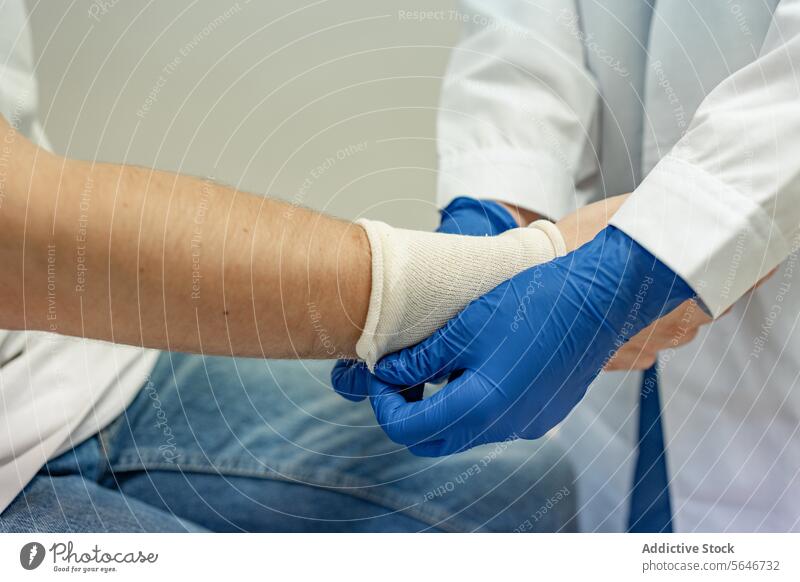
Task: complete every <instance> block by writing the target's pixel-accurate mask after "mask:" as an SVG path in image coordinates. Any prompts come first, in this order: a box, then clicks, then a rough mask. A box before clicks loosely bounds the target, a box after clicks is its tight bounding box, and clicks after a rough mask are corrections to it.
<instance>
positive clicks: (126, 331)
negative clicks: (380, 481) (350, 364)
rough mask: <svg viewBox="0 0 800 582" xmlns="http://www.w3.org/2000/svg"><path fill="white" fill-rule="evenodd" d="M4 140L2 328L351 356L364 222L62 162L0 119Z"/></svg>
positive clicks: (363, 274) (361, 299)
mask: <svg viewBox="0 0 800 582" xmlns="http://www.w3.org/2000/svg"><path fill="white" fill-rule="evenodd" d="M0 143H3V144H4V145H5V150H4V155H3V156H2V159H0V164H1V165H2V166H1V167H0V175H2V181H0V187H1V188H2V190H1V191H0V261H1V262H2V264H3V265H4V276H3V277H2V278H0V327H2V328H5V329H34V330H45V331H54V332H58V333H62V334H68V335H75V336H83V337H91V338H98V339H104V340H110V341H114V342H119V343H127V344H134V345H144V346H148V347H155V348H163V349H170V350H178V351H191V352H204V353H213V354H236V355H245V356H261V355H269V356H271V357H298V356H301V357H332V356H333V355H339V354H344V355H353V354H354V353H355V351H354V347H355V344H356V341H357V340H358V338H359V335H360V333H361V327H362V326H363V324H364V320H365V318H366V313H367V307H368V303H369V294H370V275H371V271H370V247H369V243H368V241H367V238H366V236H365V233H364V231H363V229H362V228H360V227H358V226H355V225H353V224H350V223H347V222H344V221H339V220H335V219H333V218H329V217H326V216H323V215H321V214H317V213H314V212H311V211H309V210H306V209H303V208H298V207H293V206H291V205H289V204H286V203H283V202H279V201H276V200H270V199H263V198H261V197H257V196H253V195H249V194H246V193H243V192H239V191H236V190H233V189H231V188H226V187H224V186H220V185H218V184H214V183H213V182H211V181H204V180H200V179H196V178H191V177H186V176H179V175H175V174H170V173H167V172H160V171H155V170H149V169H143V168H137V167H131V166H121V165H112V164H95V163H89V162H83V161H76V160H69V159H64V158H62V157H59V156H56V155H52V154H50V153H47V152H45V151H44V150H41V149H39V148H37V147H35V146H33V145H32V144H31V143H29V142H28V141H27V140H25V139H24V138H23V137H22V136H20V135H18V134H16V133H15V132H14V130H13V129H12V128H10V127H9V126H8V125H7V124H6V122H5V121H4V120H2V118H0ZM334 347H335V352H336V353H335V354H332V353H331V352H332V351H333V349H332V348H334Z"/></svg>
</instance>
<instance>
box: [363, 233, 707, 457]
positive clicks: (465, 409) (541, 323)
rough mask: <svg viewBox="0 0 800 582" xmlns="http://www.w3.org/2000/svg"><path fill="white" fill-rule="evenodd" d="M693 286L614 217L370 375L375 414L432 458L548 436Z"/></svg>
mask: <svg viewBox="0 0 800 582" xmlns="http://www.w3.org/2000/svg"><path fill="white" fill-rule="evenodd" d="M692 295H693V292H692V290H691V289H690V288H689V286H688V285H687V284H686V283H684V282H683V280H682V279H680V278H679V277H678V276H677V275H675V274H674V273H673V272H672V271H671V270H670V269H669V268H667V267H666V266H665V265H664V264H663V263H661V262H660V261H659V260H657V259H656V258H655V257H654V256H653V255H651V254H650V253H649V252H648V251H646V250H645V249H644V248H643V247H641V246H640V245H639V244H638V243H636V242H635V241H633V240H632V239H631V238H630V237H628V236H627V235H626V234H625V233H623V232H622V231H620V230H617V229H616V228H614V227H607V228H606V229H605V230H604V231H602V232H601V233H600V234H599V235H598V236H597V237H596V238H595V239H594V240H593V241H591V242H589V243H588V244H586V245H584V246H583V247H581V248H579V249H578V250H576V251H575V252H573V253H571V254H569V255H567V256H565V257H561V258H559V259H556V260H554V261H551V262H549V263H544V264H542V265H538V266H536V267H533V268H531V269H528V270H527V271H523V272H522V273H520V274H519V275H517V276H515V277H513V278H512V279H510V280H509V281H506V282H505V283H502V284H500V285H499V286H497V287H496V288H495V289H493V290H492V291H490V292H489V293H487V294H486V295H484V296H483V297H481V298H480V299H478V300H476V301H473V302H472V303H470V304H469V305H468V306H467V307H466V309H464V311H462V312H461V313H460V314H459V315H458V316H457V317H455V318H453V319H452V320H451V321H450V322H449V323H448V324H447V325H446V326H445V327H443V328H442V329H440V330H439V331H437V332H436V333H435V334H433V335H432V336H431V337H429V338H428V339H426V340H425V341H423V342H421V343H420V344H418V345H416V346H414V347H412V348H407V349H405V350H402V351H400V352H398V353H395V354H390V355H388V356H386V357H385V358H383V359H382V360H380V361H379V362H378V364H377V367H376V369H375V374H376V376H377V378H371V379H370V380H369V395H370V397H371V401H372V406H373V408H374V409H375V415H376V416H377V419H378V422H380V424H381V426H382V427H383V428H384V430H385V431H386V433H387V434H388V435H389V437H390V438H391V439H392V440H394V441H396V442H398V443H401V444H404V445H406V446H408V447H409V449H410V450H411V452H412V453H415V454H418V455H423V456H439V455H446V454H450V453H456V452H459V451H464V450H466V449H469V448H470V447H474V446H476V445H479V444H483V443H490V442H497V441H503V440H506V439H513V438H526V439H535V438H538V437H540V436H542V435H543V434H544V433H545V432H547V431H548V430H549V429H551V428H552V427H553V426H555V425H556V424H557V423H559V422H560V421H561V420H563V419H564V417H566V416H567V414H568V413H569V412H570V410H572V408H573V407H574V406H575V405H576V404H577V403H578V402H579V401H580V400H581V398H583V395H584V394H585V392H586V389H587V388H588V386H589V384H590V383H591V382H592V380H594V378H595V377H596V376H597V374H598V373H599V372H600V370H601V369H602V368H603V366H604V365H605V363H606V361H607V360H608V359H609V358H610V357H611V355H612V354H613V353H614V352H615V351H616V350H617V349H618V348H619V347H620V346H621V345H622V344H623V343H625V341H627V340H628V339H630V338H631V337H633V336H634V335H636V333H637V332H638V331H640V330H641V329H642V328H644V327H645V326H647V325H648V324H649V323H651V322H652V321H654V320H656V319H658V318H659V317H661V316H663V315H666V314H667V313H668V312H669V311H671V310H672V309H674V308H675V307H677V306H678V305H679V304H680V303H682V302H683V301H685V300H686V299H688V298H690V297H692ZM454 373H455V376H451V381H450V383H449V384H447V385H446V386H445V387H444V388H443V389H442V390H440V391H439V392H437V393H436V394H434V395H433V396H431V397H430V398H427V399H425V400H422V401H418V402H406V401H405V399H403V398H402V397H400V396H398V392H397V390H398V386H414V385H417V384H420V383H423V382H425V381H426V380H428V379H429V378H436V377H441V376H442V375H443V374H454Z"/></svg>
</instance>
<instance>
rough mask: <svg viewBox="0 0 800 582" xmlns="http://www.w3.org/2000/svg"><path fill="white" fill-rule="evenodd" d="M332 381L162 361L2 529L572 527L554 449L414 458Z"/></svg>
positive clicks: (28, 492) (178, 358)
mask: <svg viewBox="0 0 800 582" xmlns="http://www.w3.org/2000/svg"><path fill="white" fill-rule="evenodd" d="M330 368H331V364H330V363H328V362H291V361H266V360H255V359H233V358H219V357H205V358H204V357H200V356H191V355H185V354H174V353H164V354H163V355H162V356H161V358H160V359H159V361H158V364H157V365H156V367H155V369H154V370H153V372H152V374H151V376H150V378H149V379H148V381H147V382H146V383H145V385H144V386H143V387H142V390H141V392H140V393H139V395H138V396H137V397H136V399H135V400H134V402H133V403H132V404H131V405H130V406H129V407H128V409H127V410H126V411H125V412H124V413H123V414H122V415H121V416H120V417H119V418H118V419H116V420H115V421H114V422H113V423H112V424H111V425H110V426H108V427H107V428H105V429H104V430H103V431H101V432H100V433H98V434H97V435H95V436H94V437H92V438H91V439H89V440H87V441H85V442H83V443H81V444H80V445H78V446H77V447H75V448H74V449H72V450H70V451H68V452H66V453H64V454H63V455H61V456H60V457H58V458H56V459H54V460H52V461H50V462H49V463H48V464H47V465H46V466H45V467H44V468H43V469H42V470H41V471H40V473H39V474H38V475H37V476H36V477H35V478H34V479H33V481H31V483H29V484H28V486H27V487H26V488H25V490H24V491H22V492H21V493H20V495H19V496H18V497H17V498H16V499H15V500H14V501H13V502H12V504H11V505H10V506H9V507H8V508H7V509H6V511H5V512H3V514H2V515H0V531H6V532H34V531H36V532H103V531H107V532H128V531H148V532H165V531H209V530H211V531H279V532H294V531H323V532H331V531H337V532H338V531H348V532H363V531H371V532H380V531H402V532H405V531H414V532H416V531H515V530H517V531H559V530H571V529H573V528H574V523H575V520H574V519H573V518H574V509H575V494H574V488H573V484H572V479H573V475H572V472H571V470H570V467H569V466H568V464H567V462H566V459H564V457H563V456H562V455H561V453H560V451H558V450H555V449H554V448H553V443H548V442H547V441H546V440H544V439H543V440H541V441H539V442H524V441H520V442H513V443H501V444H498V445H487V446H485V447H480V448H478V449H475V450H472V451H469V452H467V453H463V454H460V455H456V456H453V457H449V458H443V459H425V458H419V457H414V456H413V455H411V454H410V453H408V451H406V450H405V449H403V448H402V447H400V446H398V445H395V444H394V443H392V442H391V441H389V440H388V439H387V438H386V437H385V436H384V435H383V433H382V431H381V429H380V428H379V427H378V426H376V423H375V420H374V417H373V415H372V411H371V408H370V406H369V404H368V403H367V402H362V403H360V404H353V403H352V402H348V401H345V400H344V399H342V398H340V397H339V396H338V395H336V394H335V393H334V392H333V391H332V390H331V388H330V387H329V383H328V375H329V373H330ZM571 493H572V494H571Z"/></svg>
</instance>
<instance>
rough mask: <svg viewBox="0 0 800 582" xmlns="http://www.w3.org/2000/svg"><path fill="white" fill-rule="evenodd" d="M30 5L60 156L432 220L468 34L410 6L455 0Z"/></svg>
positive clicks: (402, 220) (400, 221)
mask: <svg viewBox="0 0 800 582" xmlns="http://www.w3.org/2000/svg"><path fill="white" fill-rule="evenodd" d="M28 4H29V10H30V17H31V25H32V29H33V34H34V43H35V45H36V52H37V58H38V64H37V73H38V76H39V81H40V93H41V116H42V120H43V122H44V124H45V128H46V130H47V132H48V135H49V137H50V139H51V141H52V142H53V144H54V147H55V149H56V150H57V151H59V152H61V153H66V154H68V155H70V156H73V157H79V158H84V159H98V160H105V161H125V162H128V163H134V164H141V165H147V166H155V167H158V168H162V169H169V170H176V171H181V172H186V173H190V174H194V175H201V176H214V177H215V178H216V179H218V180H220V181H223V182H225V183H228V184H232V185H235V186H237V187H239V188H242V189H245V190H249V191H252V192H258V193H265V194H269V195H271V196H280V197H282V198H286V199H290V200H296V201H300V202H302V203H303V204H305V205H307V206H311V207H314V208H318V209H324V210H326V211H328V212H331V213H333V214H336V215H338V216H343V217H347V218H354V217H357V216H362V215H365V216H369V217H372V218H379V219H382V220H387V221H391V222H392V223H393V224H396V225H399V226H408V227H417V228H431V227H433V226H434V225H435V223H436V214H435V210H434V206H433V194H434V186H435V168H436V160H435V144H434V142H433V139H434V136H435V107H436V103H437V99H438V92H439V85H440V82H441V76H442V73H443V71H444V68H445V65H446V63H447V58H448V53H449V47H451V46H452V45H453V43H454V42H455V41H456V39H457V36H458V31H459V26H458V23H456V22H454V21H453V20H451V19H447V18H445V19H444V20H438V21H423V22H419V21H414V20H409V19H408V18H407V17H404V16H402V14H401V12H400V11H412V10H420V9H422V10H432V9H443V10H450V9H452V8H453V7H454V2H453V0H433V1H427V2H426V1H425V0H400V1H398V0H369V1H366V0H316V1H310V0H238V1H236V0H222V1H220V0H169V1H165V0H162V1H158V2H157V1H155V0H59V1H54V0H29V2H28ZM353 146H355V147H353ZM337 154H338V155H337ZM326 160H333V162H332V163H330V161H328V163H326ZM320 166H323V168H322V169H319V168H320Z"/></svg>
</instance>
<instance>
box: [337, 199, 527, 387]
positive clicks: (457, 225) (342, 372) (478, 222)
mask: <svg viewBox="0 0 800 582" xmlns="http://www.w3.org/2000/svg"><path fill="white" fill-rule="evenodd" d="M440 214H441V217H442V218H441V223H440V224H439V228H438V229H436V232H445V233H448V234H463V235H469V236H485V235H491V236H494V235H496V234H500V233H503V232H505V231H507V230H509V229H511V228H516V227H517V226H519V225H518V224H517V222H516V220H514V217H513V216H511V214H510V213H509V212H508V210H506V209H505V208H503V207H502V206H501V205H500V204H498V203H497V202H492V201H491V200H475V199H474V198H466V197H463V196H462V197H459V198H456V199H454V200H453V201H452V202H451V203H450V204H448V205H447V208H445V209H444V210H442V211H441V213H440ZM370 378H371V374H370V373H369V370H368V369H367V366H366V365H365V364H364V363H363V362H359V361H357V360H339V361H338V362H336V365H335V366H334V367H333V370H332V371H331V383H332V384H333V388H334V390H336V392H338V393H339V394H340V395H342V396H344V397H345V398H347V399H348V400H353V401H354V402H358V401H360V400H364V398H366V397H367V386H368V385H369V381H370ZM405 396H406V398H409V399H412V400H419V399H420V398H421V397H422V387H416V388H413V389H410V390H409V391H407V392H405Z"/></svg>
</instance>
